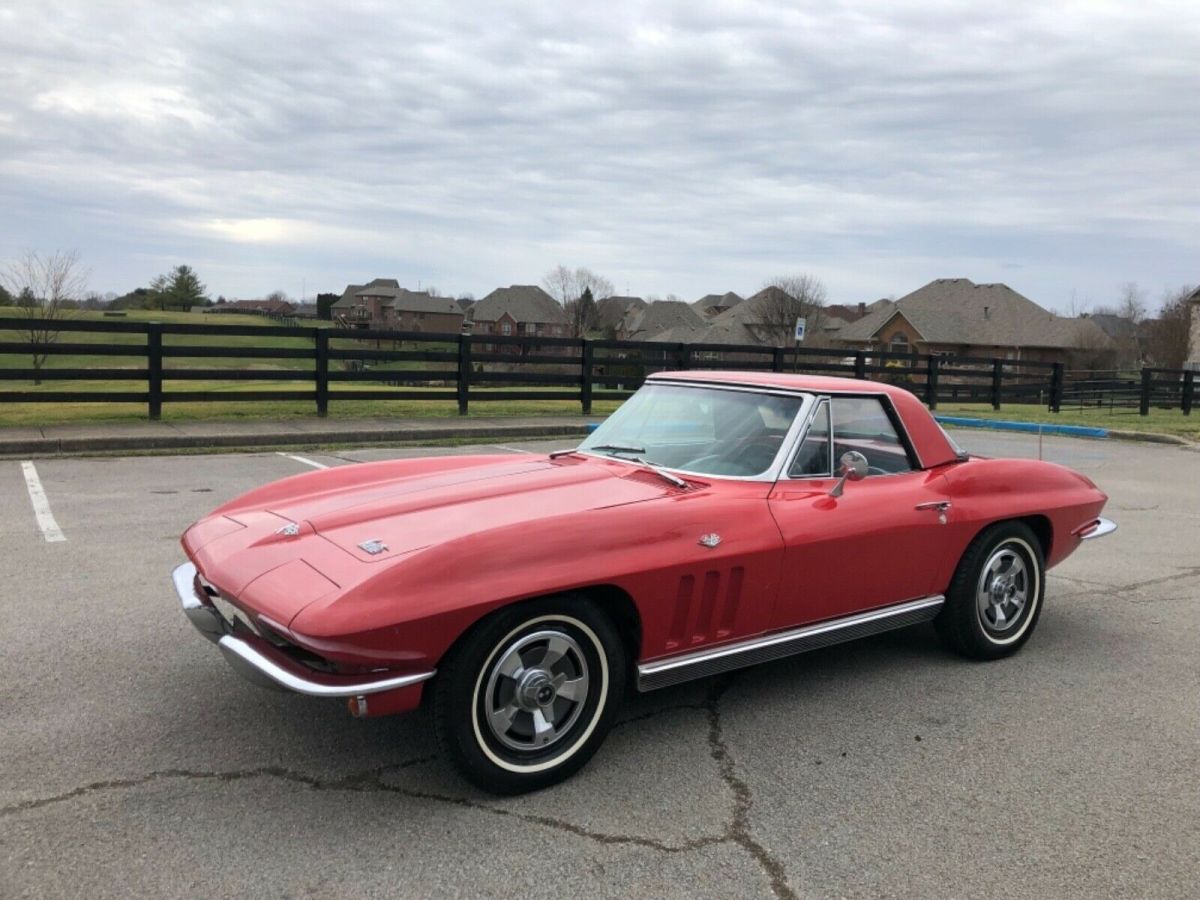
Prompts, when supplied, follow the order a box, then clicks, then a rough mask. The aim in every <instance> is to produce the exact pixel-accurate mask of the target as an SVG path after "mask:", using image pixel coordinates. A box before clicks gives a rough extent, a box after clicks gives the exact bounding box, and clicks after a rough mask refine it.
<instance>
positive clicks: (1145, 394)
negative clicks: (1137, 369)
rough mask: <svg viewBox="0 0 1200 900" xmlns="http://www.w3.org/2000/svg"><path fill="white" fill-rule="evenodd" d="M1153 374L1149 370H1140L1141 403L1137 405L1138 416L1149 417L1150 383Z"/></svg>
mask: <svg viewBox="0 0 1200 900" xmlns="http://www.w3.org/2000/svg"><path fill="white" fill-rule="evenodd" d="M1153 376H1154V373H1153V372H1152V371H1150V370H1149V369H1142V394H1141V401H1140V402H1139V403H1138V415H1142V416H1148V415H1150V387H1151V384H1150V381H1151V379H1152V378H1153Z"/></svg>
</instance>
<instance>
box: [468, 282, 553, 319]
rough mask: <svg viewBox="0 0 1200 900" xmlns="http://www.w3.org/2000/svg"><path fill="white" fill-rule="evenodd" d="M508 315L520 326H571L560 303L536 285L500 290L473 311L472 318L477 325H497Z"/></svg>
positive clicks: (519, 285)
mask: <svg viewBox="0 0 1200 900" xmlns="http://www.w3.org/2000/svg"><path fill="white" fill-rule="evenodd" d="M505 313H508V315H509V316H510V317H511V318H512V319H513V320H514V321H516V322H547V323H552V324H558V325H566V324H568V321H567V314H566V312H564V311H563V308H562V306H561V305H560V304H559V302H558V301H557V300H555V299H554V298H553V297H551V296H550V295H549V294H547V293H546V292H545V291H543V290H542V289H541V288H540V287H538V286H537V285H536V284H514V285H510V286H509V287H506V288H505V287H502V288H496V289H495V290H494V291H492V292H491V293H490V294H488V295H487V296H486V297H484V298H483V299H482V300H480V301H478V302H477V303H476V304H475V305H474V306H472V307H471V318H472V319H473V320H474V321H476V322H495V321H497V320H498V319H499V318H500V317H501V316H503V315H504V314H505Z"/></svg>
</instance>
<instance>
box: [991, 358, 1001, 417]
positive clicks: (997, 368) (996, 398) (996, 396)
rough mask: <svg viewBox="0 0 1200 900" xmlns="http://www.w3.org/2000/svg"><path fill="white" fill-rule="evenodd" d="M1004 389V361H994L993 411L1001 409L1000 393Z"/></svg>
mask: <svg viewBox="0 0 1200 900" xmlns="http://www.w3.org/2000/svg"><path fill="white" fill-rule="evenodd" d="M1003 388H1004V360H1002V359H993V360H992V409H999V408H1000V393H1001V391H1002V390H1003Z"/></svg>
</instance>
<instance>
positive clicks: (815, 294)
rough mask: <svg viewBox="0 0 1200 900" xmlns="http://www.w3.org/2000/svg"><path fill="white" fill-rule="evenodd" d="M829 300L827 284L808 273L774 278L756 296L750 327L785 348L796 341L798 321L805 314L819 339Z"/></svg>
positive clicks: (767, 340)
mask: <svg viewBox="0 0 1200 900" xmlns="http://www.w3.org/2000/svg"><path fill="white" fill-rule="evenodd" d="M825 299H826V293H825V285H824V284H823V283H822V282H821V279H819V278H817V277H816V276H815V275H811V274H809V273H808V272H801V273H800V274H798V275H781V276H780V277H778V278H772V279H771V280H770V281H768V282H766V284H764V285H763V289H762V290H761V291H760V292H759V294H758V295H756V299H754V310H753V311H754V321H753V322H752V323H751V322H747V323H746V326H747V327H748V328H751V329H753V330H755V331H757V332H758V334H759V339H760V340H762V341H763V342H764V343H767V344H770V345H772V346H775V347H783V346H786V345H787V344H790V343H792V340H793V335H794V333H795V327H796V320H797V319H799V318H802V317H803V318H804V319H805V320H806V325H807V330H808V332H809V333H810V334H812V335H813V336H814V337H815V338H816V339H817V342H819V341H820V337H821V334H822V329H821V325H822V319H823V318H824V313H823V307H824V306H825Z"/></svg>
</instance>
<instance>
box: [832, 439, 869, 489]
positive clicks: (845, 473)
mask: <svg viewBox="0 0 1200 900" xmlns="http://www.w3.org/2000/svg"><path fill="white" fill-rule="evenodd" d="M838 463H839V465H838V472H839V474H840V475H841V476H842V477H841V478H839V479H838V483H837V484H835V485H834V486H833V489H832V490H830V492H829V496H830V497H840V496H842V491H843V490H845V487H846V482H847V481H862V480H863V479H864V478H866V477H867V472H868V471H869V469H870V463H868V462H867V458H866V457H865V456H863V455H862V454H861V453H859V452H858V451H857V450H847V451H846V452H845V453H843V454H842V458H841V459H840V460H838Z"/></svg>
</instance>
